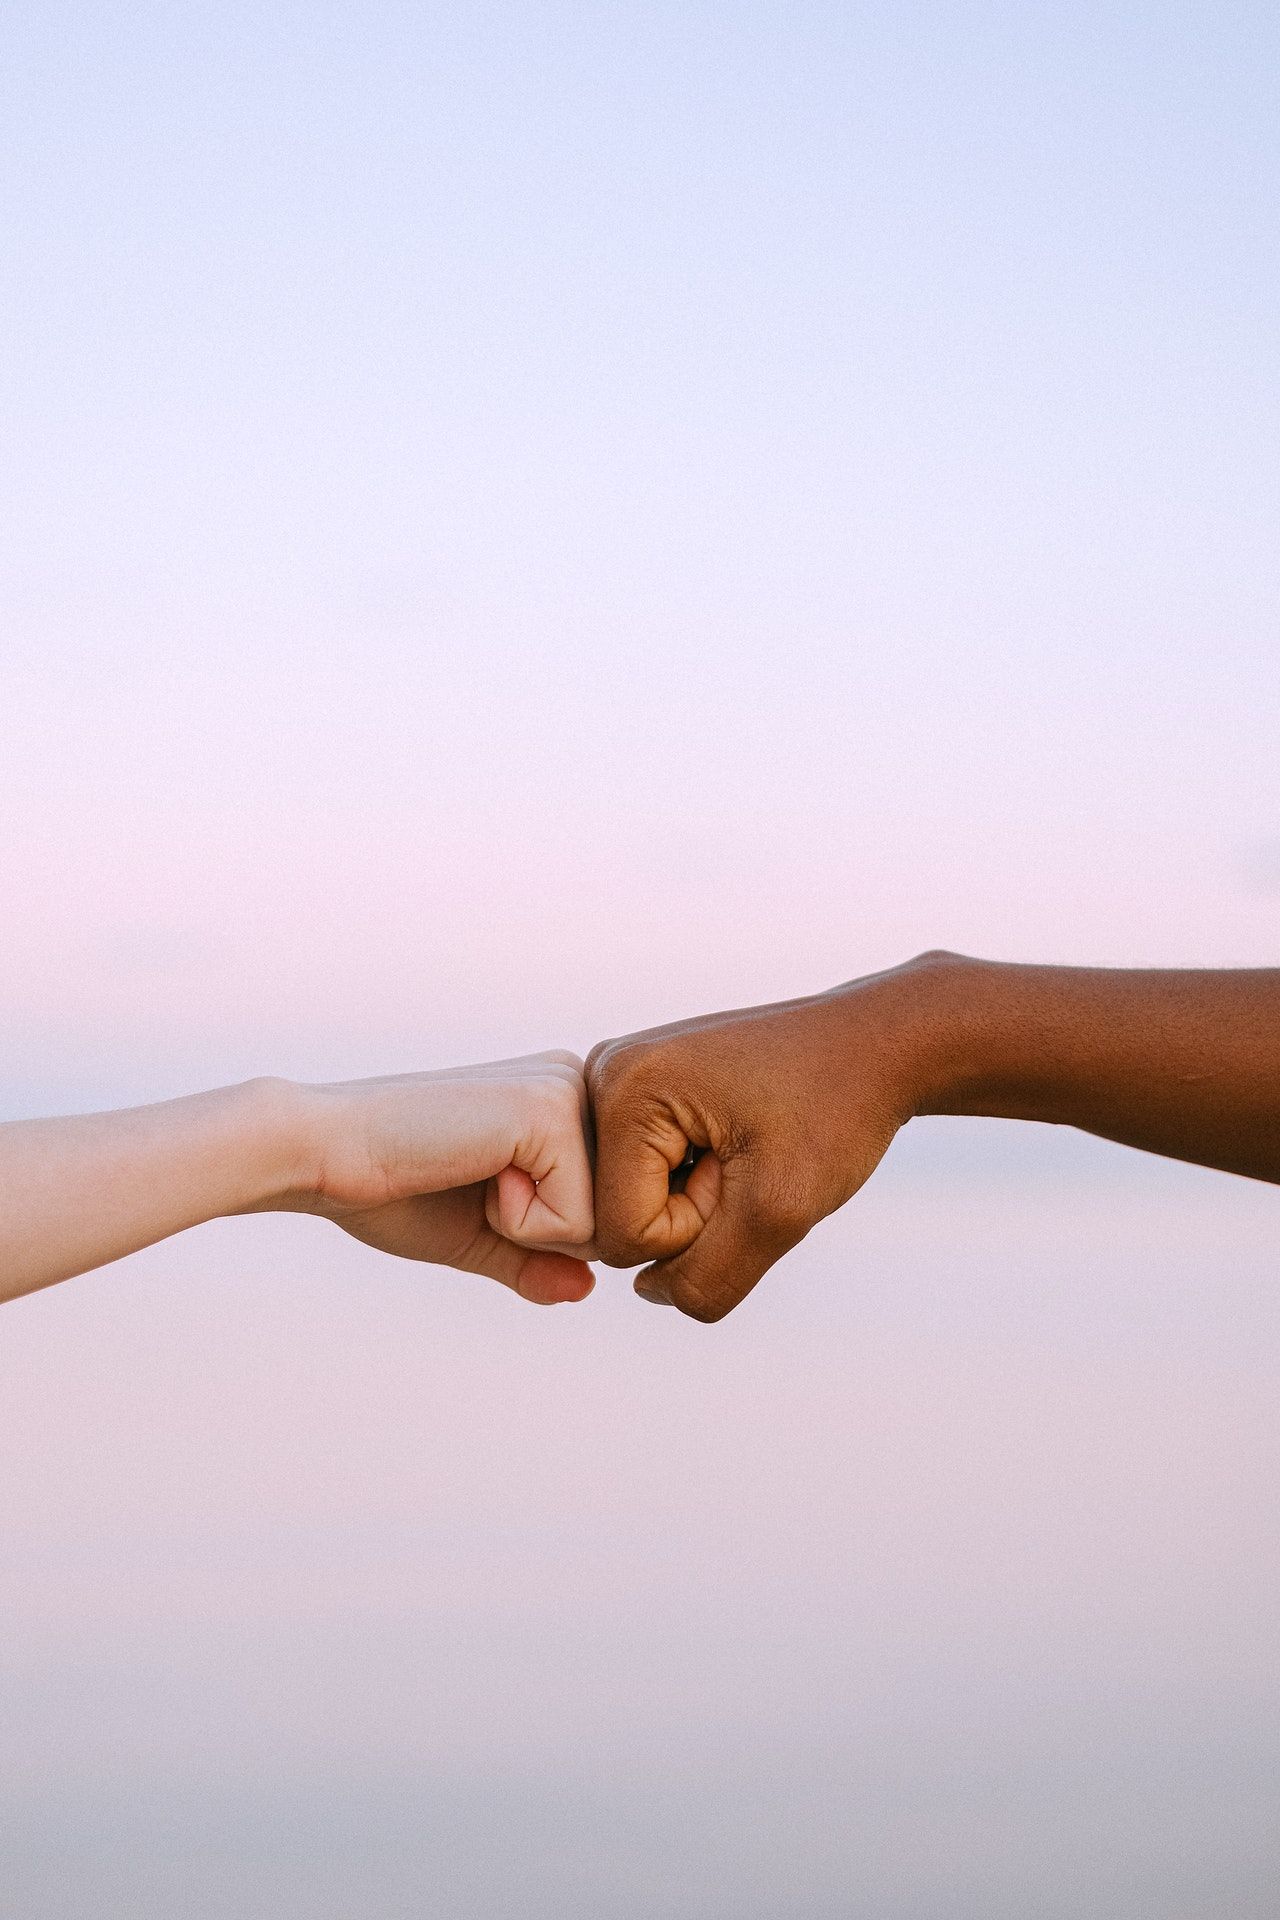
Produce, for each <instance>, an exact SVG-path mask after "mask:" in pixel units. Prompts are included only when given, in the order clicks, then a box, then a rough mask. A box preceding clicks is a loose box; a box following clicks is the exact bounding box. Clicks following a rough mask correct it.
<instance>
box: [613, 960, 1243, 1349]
mask: <svg viewBox="0 0 1280 1920" xmlns="http://www.w3.org/2000/svg"><path fill="white" fill-rule="evenodd" d="M588 1083H589V1086H590V1090H591V1097H592V1103H593V1107H594V1113H595V1122H596V1131H597V1140H598V1149H597V1152H598V1158H597V1174H596V1219H597V1239H598V1244H599V1246H600V1249H601V1253H602V1255H603V1257H604V1258H605V1259H607V1260H610V1261H612V1262H613V1263H615V1264H617V1265H620V1266H632V1265H636V1264H638V1263H639V1262H640V1261H642V1260H649V1261H652V1262H653V1263H654V1264H653V1265H651V1266H650V1267H648V1268H647V1269H646V1271H645V1272H644V1273H643V1274H641V1276H640V1278H639V1280H638V1281H637V1283H636V1284H637V1288H638V1290H639V1291H640V1292H641V1293H643V1294H644V1295H645V1296H646V1298H649V1299H653V1300H656V1301H660V1302H664V1303H670V1304H673V1305H675V1306H678V1307H680V1308H681V1309H682V1310H683V1311H684V1312H686V1313H689V1314H692V1315H693V1316H694V1317H695V1318H697V1319H702V1320H717V1319H720V1318H721V1317H722V1316H723V1315H724V1314H725V1313H728V1312H729V1311H730V1310H731V1309H732V1308H733V1307H734V1306H736V1305H737V1304H738V1302H739V1301H740V1300H741V1299H742V1298H743V1296H744V1295H745V1294H746V1293H747V1292H748V1291H749V1290H750V1288H751V1287H752V1286H754V1285H755V1283H756V1281H757V1280H758V1279H759V1278H760V1277H761V1275H762V1274H763V1273H764V1272H765V1271H766V1270H767V1269H768V1267H769V1266H771V1265H772V1264H773V1262H774V1261H775V1260H777V1259H778V1258H779V1257H780V1255H781V1254H783V1253H785V1252H786V1251H787V1250H788V1248H790V1247H792V1246H794V1245H795V1244H796V1242H797V1241H798V1240H800V1239H802V1238H803V1236H804V1235H805V1234H806V1233H807V1232H808V1230H809V1228H810V1227H811V1226H813V1225H814V1223H815V1222H816V1221H818V1220H820V1219H821V1218H822V1217H823V1216H824V1215H825V1214H827V1213H830V1212H831V1211H833V1209H834V1208H836V1207H838V1206H841V1205H842V1204H843V1203H844V1201H846V1200H847V1199H848V1198H849V1197H850V1195H852V1194H853V1193H855V1192H856V1191H857V1189H858V1188H859V1187H860V1186H861V1185H862V1183H863V1182H864V1181H865V1180H866V1179H867V1178H868V1177H869V1175H870V1174H871V1173H872V1172H873V1170H874V1169H875V1167H876V1166H877V1164H878V1163H879V1161H880V1159H881V1157H882V1155H883V1154H884V1152H885V1150H886V1149H887V1147H888V1145H889V1143H890V1141H891V1140H892V1138H893V1136H894V1134H895V1133H896V1132H897V1130H898V1128H899V1127H900V1126H902V1125H903V1124H904V1123H905V1122H906V1121H907V1120H909V1119H911V1118H912V1117H913V1116H915V1115H919V1114H930V1113H934V1114H938V1113H956V1114H989V1115H996V1116H1000V1117H1004V1118H1008V1119H1022V1120H1042V1121H1056V1122H1059V1123H1061V1124H1064V1125H1069V1126H1075V1127H1081V1128H1084V1129H1085V1130H1087V1131H1089V1132H1091V1133H1098V1134H1103V1135H1105V1136H1106V1137H1107V1138H1109V1139H1113V1140H1119V1141H1123V1142H1125V1143H1126V1144H1128V1145H1130V1146H1135V1147H1142V1148H1145V1149H1147V1150H1148V1151H1149V1152H1153V1153H1161V1154H1167V1155H1171V1156H1173V1157H1175V1158H1178V1159H1183V1160H1191V1161H1197V1162H1199V1163H1201V1164H1203V1165H1205V1166H1211V1167H1220V1168H1224V1169H1226V1170H1227V1171H1229V1172H1232V1173H1240V1174H1247V1175H1250V1176H1252V1177H1254V1178H1256V1179H1260V1180H1273V1181H1280V969H1277V968H1259V969H1256V970H1249V971H1240V972H1214V971H1191V970H1187V971H1133V972H1128V971H1119V970H1110V969H1102V968H1099V969H1094V968H1087V967H1039V966H1011V965H1005V964H1001V963H994V962H987V961H980V960H969V959H964V958H962V957H960V956H958V955H955V954H926V955H922V956H921V957H920V958H919V959H917V960H914V961H910V962H908V963H907V964H906V965H905V966H902V967H897V968H894V969H892V970H891V971H890V972H888V973H882V974H876V975H873V976H871V977H870V978H868V979H865V980H854V981H851V982H848V983H847V984H845V985H843V986H840V987H836V988H833V989H832V990H831V991H830V992H829V993H822V994H817V995H814V996H812V997H811V998H807V999H804V1000H794V1001H786V1002H782V1003H781V1004H779V1005H777V1006H770V1007H757V1008H750V1009H747V1010H745V1011H742V1012H737V1013H727V1014H713V1015H710V1016H709V1017H707V1018H704V1019H699V1020H691V1021H682V1022H679V1023H677V1024H676V1025H674V1026H671V1027H663V1028H657V1029H654V1030H653V1031H651V1032H648V1033H641V1034H633V1035H630V1036H628V1037H627V1038H625V1039H622V1040H615V1041H608V1042H605V1043H604V1044H603V1045H602V1046H600V1047H597V1048H596V1049H595V1051H594V1052H593V1054H592V1055H591V1058H590V1060H589V1061H588ZM695 1159H696V1164H695V1165H693V1166H692V1170H691V1171H689V1170H687V1167H688V1163H689V1162H690V1161H691V1160H695ZM682 1165H683V1166H685V1168H686V1171H683V1172H681V1171H678V1170H679V1169H681V1167H682Z"/></svg>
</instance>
